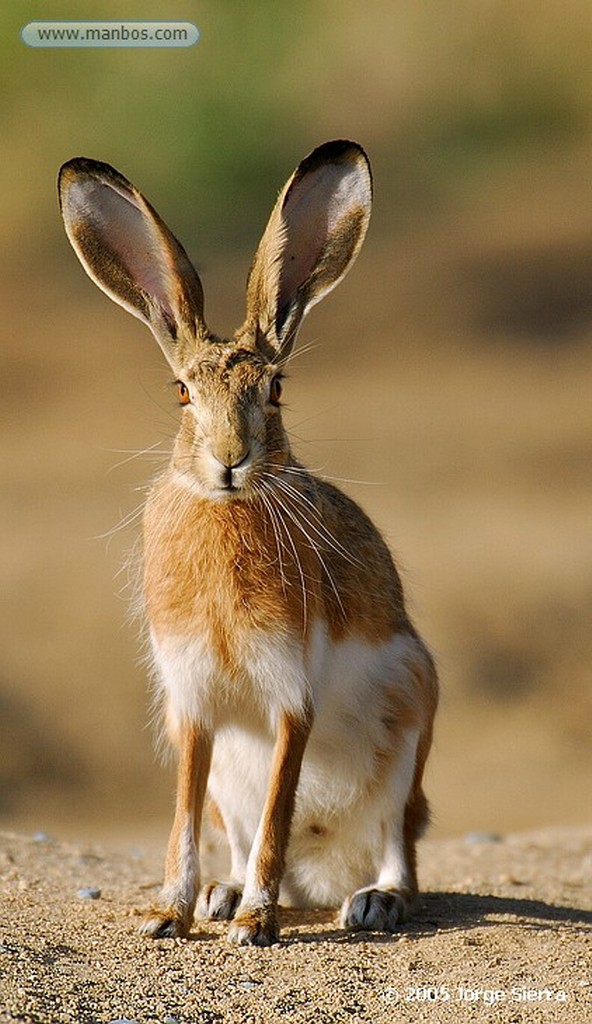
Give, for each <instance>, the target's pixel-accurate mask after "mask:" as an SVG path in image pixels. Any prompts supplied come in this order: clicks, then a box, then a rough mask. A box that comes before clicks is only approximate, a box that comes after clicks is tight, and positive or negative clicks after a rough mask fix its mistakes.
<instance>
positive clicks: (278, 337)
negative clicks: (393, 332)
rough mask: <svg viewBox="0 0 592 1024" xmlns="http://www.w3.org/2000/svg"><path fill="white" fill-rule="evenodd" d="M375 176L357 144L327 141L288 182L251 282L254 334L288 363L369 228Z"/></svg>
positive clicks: (248, 325) (251, 328)
mask: <svg viewBox="0 0 592 1024" xmlns="http://www.w3.org/2000/svg"><path fill="white" fill-rule="evenodd" d="M371 205H372V175H371V171H370V164H369V162H368V158H367V156H366V154H365V153H364V150H363V149H362V147H361V146H359V145H358V144H357V143H355V142H348V141H345V140H343V139H338V140H336V141H334V142H326V143H325V144H324V145H322V146H319V147H318V148H317V149H315V150H313V152H312V153H310V154H309V156H307V157H306V158H305V159H304V160H303V161H302V163H301V164H299V166H298V167H297V168H296V170H295V172H294V174H293V175H292V177H291V178H290V179H289V180H288V182H287V184H286V185H285V187H284V189H283V191H282V192H281V194H280V196H279V198H278V201H277V203H276V205H275V207H274V209H273V212H272V214H271V217H270V219H269V222H268V224H267V227H266V229H265V232H264V234H263V237H262V239H261V242H260V243H259V248H258V249H257V252H256V254H255V258H254V260H253V264H252V266H251V270H250V273H249V280H248V285H247V321H246V324H245V328H246V329H247V331H251V332H252V331H255V332H256V335H257V339H258V344H259V345H260V346H261V347H262V348H263V350H264V351H265V352H266V354H267V355H268V356H270V357H271V358H272V359H274V360H275V361H281V360H282V359H285V358H286V357H287V355H288V354H289V352H290V349H291V347H292V345H293V343H294V339H295V337H296V332H297V330H298V327H299V326H300V323H301V321H302V318H303V317H304V316H305V315H306V313H307V312H308V310H309V309H310V308H311V306H313V305H314V304H315V302H318V301H319V300H320V299H322V298H323V296H325V295H326V294H327V293H328V292H330V291H331V289H332V288H334V287H335V285H336V284H338V283H339V281H341V279H342V278H343V277H344V275H345V274H346V273H347V271H348V270H349V268H350V267H351V265H352V263H353V262H354V260H355V258H356V256H357V255H358V252H359V251H360V247H361V245H362V242H363V241H364V236H365V234H366V229H367V227H368V221H369V219H370V209H371Z"/></svg>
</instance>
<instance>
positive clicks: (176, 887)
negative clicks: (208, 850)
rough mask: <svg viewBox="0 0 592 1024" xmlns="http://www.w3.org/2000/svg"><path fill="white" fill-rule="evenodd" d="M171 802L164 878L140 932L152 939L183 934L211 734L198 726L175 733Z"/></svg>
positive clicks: (191, 901)
mask: <svg viewBox="0 0 592 1024" xmlns="http://www.w3.org/2000/svg"><path fill="white" fill-rule="evenodd" d="M178 747H179V762H178V769H177V802H176V808H175V818H174V821H173V828H172V830H171V835H170V839H169V844H168V848H167V855H166V863H165V880H164V885H163V888H162V890H161V893H160V896H159V898H158V901H157V903H156V905H155V906H154V907H152V909H151V910H150V911H149V912H148V913H147V914H146V916H145V918H144V920H143V922H142V924H141V925H140V931H141V932H142V933H144V934H146V935H151V936H152V937H153V938H156V939H160V938H165V937H166V938H169V937H170V938H176V937H177V936H182V935H187V933H188V932H189V929H190V927H191V922H192V921H193V912H194V910H195V901H196V898H197V892H198V889H199V882H200V874H199V837H200V831H201V820H202V811H203V804H204V797H205V792H206V786H207V781H208V774H209V770H210V761H211V758H212V738H211V735H210V733H209V732H208V731H206V730H205V729H203V728H202V727H200V726H199V725H195V724H190V723H187V722H185V723H183V724H182V725H181V727H180V729H179V733H178Z"/></svg>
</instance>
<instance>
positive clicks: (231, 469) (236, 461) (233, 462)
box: [214, 448, 251, 491]
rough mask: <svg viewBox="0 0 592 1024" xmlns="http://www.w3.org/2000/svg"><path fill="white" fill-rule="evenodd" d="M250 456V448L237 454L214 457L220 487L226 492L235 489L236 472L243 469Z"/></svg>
mask: <svg viewBox="0 0 592 1024" xmlns="http://www.w3.org/2000/svg"><path fill="white" fill-rule="evenodd" d="M250 454H251V450H250V448H247V449H246V451H241V452H240V453H239V452H233V453H230V452H227V453H226V454H225V455H224V456H223V457H222V458H220V455H214V458H215V460H216V462H217V463H218V467H219V469H218V472H219V477H220V486H221V487H222V488H223V489H224V490H227V491H233V490H235V489H236V486H237V480H236V473H237V470H240V469H241V468H244V466H245V463H247V462H248V461H249V456H250Z"/></svg>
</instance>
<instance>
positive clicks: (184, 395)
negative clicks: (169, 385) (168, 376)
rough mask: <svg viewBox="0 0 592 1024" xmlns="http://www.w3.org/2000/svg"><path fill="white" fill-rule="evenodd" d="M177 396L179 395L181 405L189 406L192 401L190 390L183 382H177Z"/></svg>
mask: <svg viewBox="0 0 592 1024" xmlns="http://www.w3.org/2000/svg"><path fill="white" fill-rule="evenodd" d="M177 394H178V395H179V401H180V403H181V405H189V403H190V401H191V395H190V394H189V388H188V387H187V385H186V384H184V383H183V381H182V380H178V381H177Z"/></svg>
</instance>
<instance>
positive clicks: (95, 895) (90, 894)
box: [76, 888, 117, 1024]
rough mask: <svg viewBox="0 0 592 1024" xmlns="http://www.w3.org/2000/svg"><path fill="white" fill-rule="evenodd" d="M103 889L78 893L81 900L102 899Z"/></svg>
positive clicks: (81, 890) (114, 1023) (115, 1023)
mask: <svg viewBox="0 0 592 1024" xmlns="http://www.w3.org/2000/svg"><path fill="white" fill-rule="evenodd" d="M101 891H102V890H101V889H92V888H89V889H79V890H78V892H77V893H76V895H77V896H78V898H79V899H81V900H100V898H101ZM111 1024H117V1022H111Z"/></svg>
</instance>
